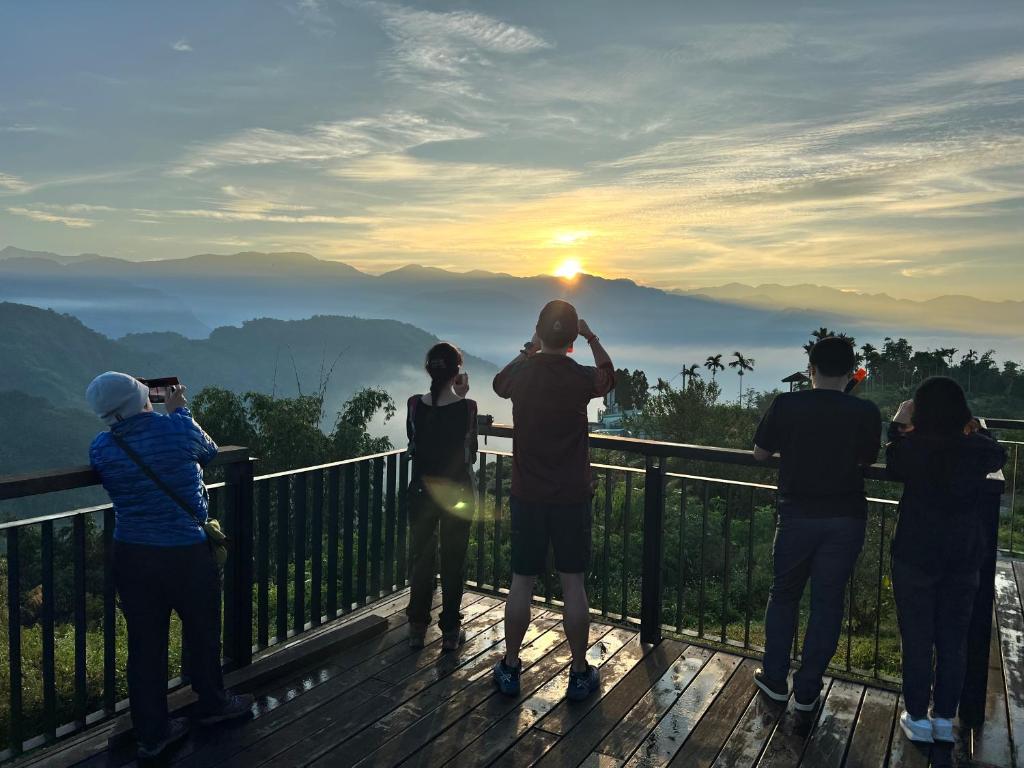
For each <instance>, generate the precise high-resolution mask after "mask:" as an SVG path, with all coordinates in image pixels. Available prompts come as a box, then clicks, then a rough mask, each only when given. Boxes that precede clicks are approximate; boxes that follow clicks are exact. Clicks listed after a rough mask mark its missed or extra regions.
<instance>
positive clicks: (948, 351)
mask: <svg viewBox="0 0 1024 768" xmlns="http://www.w3.org/2000/svg"><path fill="white" fill-rule="evenodd" d="M942 351H943V352H945V353H946V354H945V355H943V357H945V358H946V359H947V360H949V367H950V368H952V367H953V355H955V354H956V353H957V352H959V351H960V350H959V349H957V348H956V347H946V348H945V349H944V350H942Z"/></svg>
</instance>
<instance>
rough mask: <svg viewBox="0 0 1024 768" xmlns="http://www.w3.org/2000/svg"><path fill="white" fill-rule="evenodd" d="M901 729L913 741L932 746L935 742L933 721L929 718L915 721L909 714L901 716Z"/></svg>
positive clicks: (905, 713)
mask: <svg viewBox="0 0 1024 768" xmlns="http://www.w3.org/2000/svg"><path fill="white" fill-rule="evenodd" d="M900 728H902V729H903V732H904V733H905V734H906V735H907V738H908V739H910V740H911V741H920V742H924V743H926V744H931V743H933V742H934V741H935V737H934V736H932V721H931V720H929V719H928V718H927V717H923V718H921V719H920V720H915V719H914V718H912V717H911V716H910V715H909V714H908V713H907V712H904V713H903V714H902V715H900Z"/></svg>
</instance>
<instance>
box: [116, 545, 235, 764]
mask: <svg viewBox="0 0 1024 768" xmlns="http://www.w3.org/2000/svg"><path fill="white" fill-rule="evenodd" d="M114 581H115V584H116V585H117V592H118V596H119V597H120V599H121V610H122V612H123V613H124V618H125V621H126V622H127V625H128V700H129V703H130V704H131V714H132V724H133V725H134V727H135V734H136V737H137V739H138V741H139V742H140V743H142V744H153V743H155V742H158V741H159V740H160V739H162V738H163V737H164V734H165V733H166V731H167V674H168V672H167V640H168V637H167V636H168V631H169V628H170V620H171V611H172V610H173V611H174V612H175V613H177V614H178V616H179V617H180V618H181V627H182V634H183V638H182V639H183V644H184V645H187V646H188V650H189V661H188V664H189V675H190V677H191V679H192V689H193V690H194V691H195V692H196V694H197V695H198V696H199V704H198V708H199V711H200V712H202V711H213V710H216V709H217V708H218V707H220V706H222V705H223V703H224V700H225V695H224V678H223V674H222V672H221V659H220V629H221V625H220V603H221V588H220V572H219V570H218V569H217V564H216V562H215V561H214V559H213V553H211V552H210V547H209V545H208V544H206V543H202V544H192V545H189V546H183V547H154V546H149V545H144V544H124V543H122V542H117V543H116V544H115V546H114Z"/></svg>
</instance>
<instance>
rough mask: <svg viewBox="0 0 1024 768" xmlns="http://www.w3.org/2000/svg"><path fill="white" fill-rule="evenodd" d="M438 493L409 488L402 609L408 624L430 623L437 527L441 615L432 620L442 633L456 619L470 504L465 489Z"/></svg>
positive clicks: (458, 617)
mask: <svg viewBox="0 0 1024 768" xmlns="http://www.w3.org/2000/svg"><path fill="white" fill-rule="evenodd" d="M441 495H442V496H443V497H444V498H443V500H442V499H441V498H435V497H434V496H433V495H431V494H430V493H429V492H428V491H427V490H426V489H424V488H423V486H421V485H419V484H413V485H412V486H410V488H409V607H408V609H406V614H407V615H408V616H409V621H410V623H415V624H424V625H425V624H429V623H430V604H431V602H433V597H434V587H435V586H436V574H437V547H438V531H439V530H440V543H441V616H440V617H439V618H438V621H437V623H438V626H439V627H440V628H441V631H442V632H447V631H449V630H453V629H455V628H457V627H458V626H459V624H460V622H461V621H462V614H460V613H459V607H460V606H461V604H462V590H463V582H464V581H465V578H466V574H465V566H466V549H467V548H468V547H469V528H470V525H471V523H472V521H473V509H474V506H475V503H474V499H473V493H472V490H470V489H467V490H465V492H464V493H461V494H458V495H457V496H454V497H453V496H451V495H450V494H441ZM453 498H458V501H453V500H452V499H453Z"/></svg>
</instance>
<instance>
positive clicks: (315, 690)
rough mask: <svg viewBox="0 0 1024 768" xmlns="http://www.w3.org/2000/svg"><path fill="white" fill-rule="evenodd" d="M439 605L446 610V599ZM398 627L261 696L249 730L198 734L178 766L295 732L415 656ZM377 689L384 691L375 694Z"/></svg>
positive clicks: (217, 760) (216, 761)
mask: <svg viewBox="0 0 1024 768" xmlns="http://www.w3.org/2000/svg"><path fill="white" fill-rule="evenodd" d="M480 598H481V596H480V595H475V594H468V593H467V595H466V596H465V597H464V598H463V602H462V607H463V610H469V607H470V606H471V605H474V604H475V603H477V602H479V599H480ZM435 603H436V605H437V606H440V604H441V603H440V597H438V598H437V600H435ZM396 624H397V625H398V626H396V627H394V628H393V629H390V630H388V631H387V632H386V633H385V634H384V635H382V636H381V637H379V638H375V639H374V640H372V641H370V642H369V643H365V644H364V645H362V646H359V647H358V648H355V649H353V650H352V651H350V652H348V653H346V654H345V655H344V659H341V660H332V664H331V665H325V666H322V667H315V668H313V669H310V670H307V672H306V673H305V674H304V675H303V676H302V677H300V678H297V679H291V680H287V681H281V682H280V683H278V684H277V685H275V686H274V687H273V688H270V689H268V690H266V691H263V692H262V693H261V695H258V697H257V709H258V712H257V716H256V718H255V719H254V720H253V721H252V722H251V723H248V724H246V725H245V726H244V727H237V728H232V729H229V730H220V731H217V730H216V729H212V730H211V729H198V730H197V731H196V732H194V733H193V734H192V735H191V736H190V737H189V740H188V742H186V743H185V744H184V745H182V747H181V748H180V749H178V750H177V751H176V752H175V753H174V755H173V757H172V764H173V765H188V766H189V768H202V766H217V765H220V764H222V763H223V762H224V761H225V760H226V759H227V758H229V757H230V756H232V755H234V754H236V753H237V752H239V751H241V750H243V749H246V748H247V747H249V746H251V745H252V744H255V743H256V742H258V741H261V740H262V739H264V738H267V737H269V736H271V735H273V734H274V733H275V732H277V731H279V730H282V729H289V728H291V727H292V724H293V723H295V722H297V721H299V720H301V719H302V717H303V716H304V715H305V714H306V713H307V712H312V711H314V710H315V709H316V708H317V707H319V706H320V705H321V704H323V703H324V702H326V701H330V700H332V699H334V698H336V697H337V696H338V695H340V694H342V693H344V692H345V691H347V690H349V689H351V688H354V687H355V686H357V685H359V684H360V683H362V682H364V681H366V680H368V679H370V678H371V677H372V676H373V673H374V671H376V670H377V669H378V668H379V664H378V663H377V662H376V660H378V659H380V658H381V657H387V658H388V659H401V658H404V657H406V656H408V655H410V654H411V653H412V651H410V650H409V648H408V646H407V644H406V638H407V637H408V633H409V630H408V626H407V624H406V623H402V622H396ZM376 690H379V688H377V689H375V690H374V692H376Z"/></svg>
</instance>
